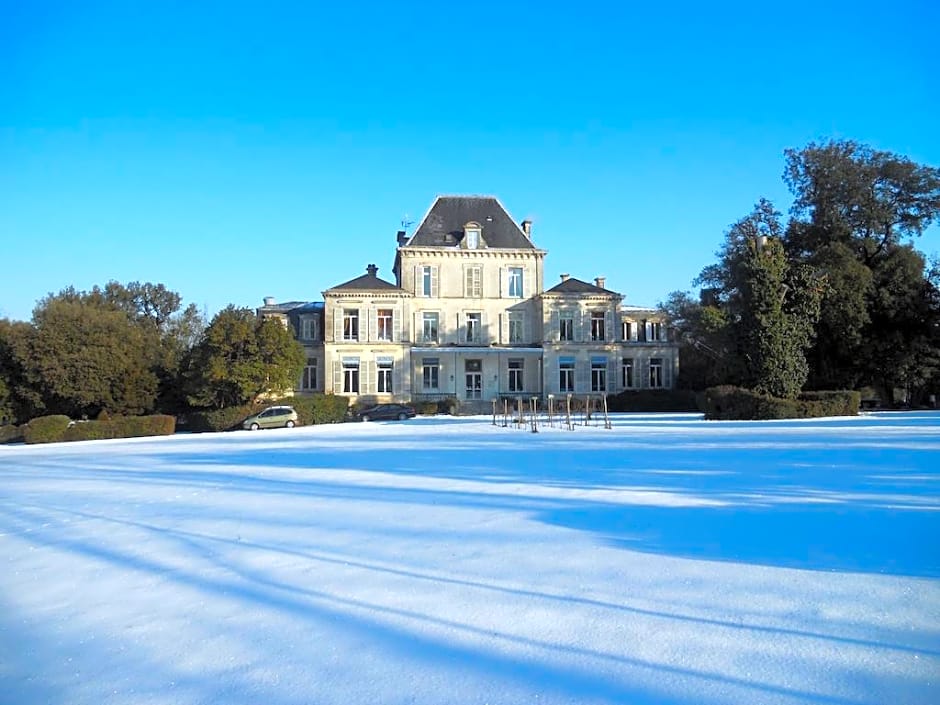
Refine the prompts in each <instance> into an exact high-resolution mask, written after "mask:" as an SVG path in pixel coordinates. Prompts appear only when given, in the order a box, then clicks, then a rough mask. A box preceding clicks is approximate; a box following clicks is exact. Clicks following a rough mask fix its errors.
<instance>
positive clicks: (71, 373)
mask: <svg viewBox="0 0 940 705" xmlns="http://www.w3.org/2000/svg"><path fill="white" fill-rule="evenodd" d="M152 342H153V339H152V338H151V337H150V336H148V335H146V333H145V332H144V331H142V330H141V329H140V328H139V327H138V326H137V325H135V324H134V322H133V321H131V320H130V319H129V318H128V317H127V315H125V314H124V313H122V312H121V311H116V310H108V309H103V308H99V307H97V306H89V305H87V304H85V303H83V302H81V301H78V300H74V299H71V298H66V299H62V300H60V299H55V298H49V299H47V300H45V301H44V303H43V304H42V305H41V306H40V307H39V308H37V309H36V311H34V313H33V327H32V330H31V331H30V332H29V334H28V335H27V337H26V340H25V345H22V346H21V349H20V355H21V357H20V360H19V363H20V365H21V366H22V367H23V369H24V370H26V376H27V378H28V380H29V381H30V382H31V383H32V384H33V385H34V388H35V389H36V390H37V391H38V392H39V396H40V397H41V399H42V406H43V407H44V408H45V410H46V412H47V413H61V414H67V415H69V416H72V417H77V416H82V415H94V414H97V413H98V412H99V411H100V410H102V409H106V410H107V411H109V412H112V413H119V414H140V413H146V412H150V411H152V410H153V408H154V401H155V399H156V388H157V378H156V375H155V374H154V373H153V371H152V369H151V364H150V360H151V355H152V352H151V345H152ZM24 352H25V357H22V356H23V353H24Z"/></svg>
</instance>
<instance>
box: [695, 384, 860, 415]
mask: <svg viewBox="0 0 940 705" xmlns="http://www.w3.org/2000/svg"><path fill="white" fill-rule="evenodd" d="M860 403H861V395H860V394H859V393H858V392H850V391H835V392H806V393H804V394H802V395H800V397H799V398H798V399H779V398H777V397H771V396H768V395H765V394H758V393H757V392H755V391H752V390H750V389H743V388H741V387H733V386H730V385H725V386H721V387H712V388H710V389H706V390H705V418H706V419H709V420H723V421H752V420H765V419H811V418H821V417H824V416H856V415H857V414H858V407H859V404H860Z"/></svg>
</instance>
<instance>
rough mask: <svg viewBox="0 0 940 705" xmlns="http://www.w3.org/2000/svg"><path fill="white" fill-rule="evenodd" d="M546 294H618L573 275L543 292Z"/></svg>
mask: <svg viewBox="0 0 940 705" xmlns="http://www.w3.org/2000/svg"><path fill="white" fill-rule="evenodd" d="M545 293H546V294H607V295H608V296H620V294H618V293H617V292H616V291H611V290H610V289H604V288H602V287H599V286H595V285H594V284H589V283H588V282H583V281H581V280H580V279H575V278H574V277H568V278H567V279H565V280H564V281H563V282H561V283H559V284H556V285H555V286H553V287H552V288H551V289H549V290H548V291H546V292H545Z"/></svg>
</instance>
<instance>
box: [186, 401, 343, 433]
mask: <svg viewBox="0 0 940 705" xmlns="http://www.w3.org/2000/svg"><path fill="white" fill-rule="evenodd" d="M269 406H292V407H294V410H295V411H296V412H297V425H298V426H313V425H315V424H323V423H340V422H342V421H344V420H345V419H346V412H347V410H348V409H349V399H348V398H347V397H343V396H339V395H336V394H305V395H304V396H296V397H285V398H284V399H268V400H266V401H265V402H264V403H262V404H243V405H241V406H230V407H227V408H225V409H213V410H211V411H193V412H190V413H188V414H186V424H185V426H186V428H187V430H190V431H193V432H196V433H200V432H203V431H236V430H238V429H240V428H241V427H242V421H244V420H245V419H246V418H248V417H249V416H251V415H252V414H256V413H258V412H259V411H263V410H264V409H266V408H268V407H269Z"/></svg>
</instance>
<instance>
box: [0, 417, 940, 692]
mask: <svg viewBox="0 0 940 705" xmlns="http://www.w3.org/2000/svg"><path fill="white" fill-rule="evenodd" d="M938 451H940V414H937V413H933V412H930V413H904V414H889V413H881V414H871V415H866V416H861V417H857V418H840V419H827V420H816V421H787V422H766V423H743V422H742V423H738V422H705V421H703V420H701V418H699V417H697V416H695V415H676V414H674V415H668V414H664V415H639V414H637V415H619V416H616V417H615V418H614V427H613V429H611V430H608V429H604V428H603V427H600V426H587V427H584V426H579V427H576V428H575V430H573V431H569V430H566V429H559V428H549V427H544V426H543V427H542V428H540V432H539V433H531V432H528V431H525V430H518V429H514V428H511V427H509V428H503V427H501V426H493V425H492V423H491V420H490V419H489V418H486V417H474V418H449V417H439V418H430V419H425V418H418V419H415V420H412V421H407V422H404V423H398V422H393V423H367V424H343V425H337V426H318V427H309V428H297V429H289V430H288V429H285V430H279V431H263V432H256V433H251V432H238V433H225V434H202V435H178V436H173V437H165V438H152V439H150V438H147V439H132V440H121V441H92V442H86V443H72V444H59V445H49V446H0V561H2V565H0V703H4V704H10V705H12V704H16V705H25V704H32V703H76V704H84V703H88V704H92V703H94V704H99V703H135V704H137V703H141V704H143V703H146V704H148V705H149V704H162V703H200V704H215V703H218V704H223V703H224V704H226V705H229V704H235V705H238V704H245V705H247V704H248V703H252V704H254V703H265V705H293V704H301V703H325V704H332V703H335V704H337V705H339V704H343V705H351V704H357V703H370V704H372V703H427V704H435V705H437V704H440V703H454V704H457V703H459V704H465V703H479V704H483V703H491V704H496V703H550V704H557V703H638V704H646V703H666V704H675V705H679V704H686V703H688V704H692V703H740V704H742V705H743V704H745V703H746V704H748V705H750V704H752V703H826V704H832V705H849V704H862V703H872V704H875V703H879V704H880V703H889V702H890V703H913V704H917V703H924V704H927V703H937V702H940V682H938V681H940V541H938V539H940V471H938V465H940V463H938V462H937V461H938V459H940V454H938Z"/></svg>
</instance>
